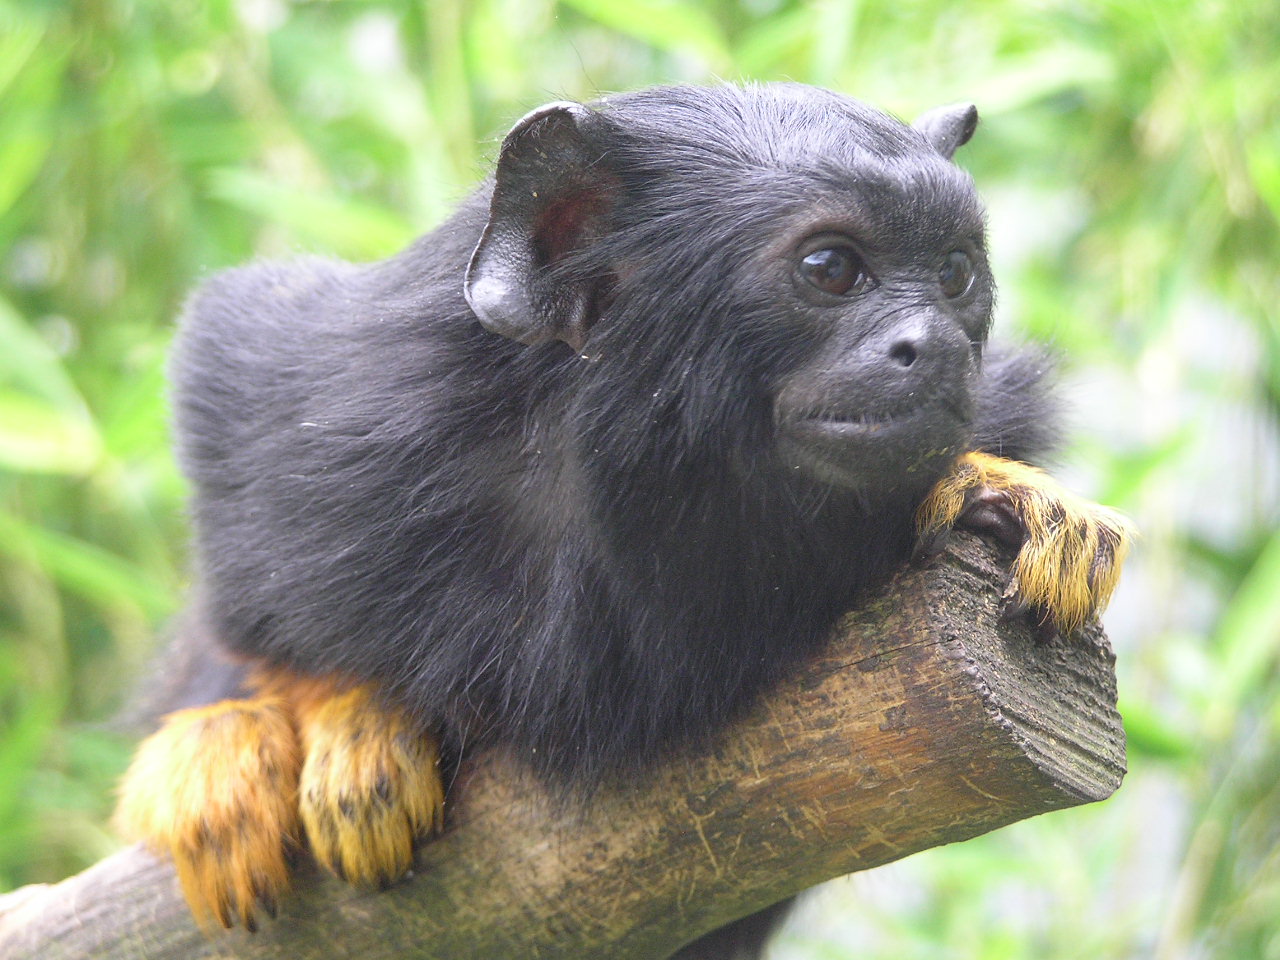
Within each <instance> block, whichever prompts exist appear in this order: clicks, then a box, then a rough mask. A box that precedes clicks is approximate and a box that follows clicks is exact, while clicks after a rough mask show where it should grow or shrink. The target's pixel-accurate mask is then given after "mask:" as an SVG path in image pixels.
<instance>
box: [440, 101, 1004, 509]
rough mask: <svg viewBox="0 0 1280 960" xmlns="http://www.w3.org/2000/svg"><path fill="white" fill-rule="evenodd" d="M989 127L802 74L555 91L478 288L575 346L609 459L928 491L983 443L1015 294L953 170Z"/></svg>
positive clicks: (529, 133) (511, 173) (519, 322)
mask: <svg viewBox="0 0 1280 960" xmlns="http://www.w3.org/2000/svg"><path fill="white" fill-rule="evenodd" d="M976 124H977V111H976V110H975V108H974V107H973V106H971V105H963V106H956V107H946V108H941V109H939V110H935V111H933V112H931V113H929V114H926V115H925V116H924V117H923V118H921V119H920V120H919V121H917V123H916V124H915V125H914V126H908V125H906V124H903V123H901V122H900V121H898V120H896V119H894V118H892V117H889V116H887V115H885V114H882V113H880V112H878V111H876V110H873V109H872V108H870V107H867V106H865V105H863V104H860V103H858V102H856V101H852V100H849V99H847V98H844V97H840V96H838V95H836V94H832V93H829V92H826V91H821V90H815V89H813V88H808V87H801V86H796V85H787V84H781V85H769V86H763V87H751V88H747V89H746V90H741V89H736V88H724V89H722V90H721V89H710V90H708V89H698V90H681V89H680V88H676V89H674V90H672V89H667V90H664V91H663V92H662V94H661V97H660V98H658V97H654V96H652V95H649V94H646V93H640V94H630V95H624V96H619V97H616V98H605V99H603V100H601V101H599V102H597V103H596V104H593V105H591V106H583V105H580V104H576V103H553V104H549V105H547V106H544V107H542V108H540V109H538V110H535V111H533V112H532V113H530V114H528V115H527V116H526V117H525V118H524V119H522V120H521V121H520V122H519V123H517V124H516V126H515V127H514V129H513V130H512V131H511V132H510V133H509V134H508V136H507V137H506V139H505V141H504V142H503V145H502V148H501V152H500V155H499V158H498V163H497V171H496V175H495V182H494V188H493V194H492V200H491V207H490V216H489V220H488V224H487V226H486V228H485V231H484V234H483V237H482V239H481V240H480V243H479V245H478V247H477V248H476V251H475V254H474V256H473V257H472V260H471V263H470V267H469V269H468V272H467V276H466V284H465V292H466V296H467V299H468V301H469V303H470V305H471V307H472V310H473V311H474V313H475V314H476V316H477V317H478V318H479V320H480V322H481V323H482V324H483V325H484V326H485V327H486V328H487V329H489V330H491V331H493V332H496V333H499V334H502V335H503V336H505V337H508V338H511V339H513V340H516V341H519V342H521V343H524V344H529V345H539V344H549V343H556V344H557V346H558V347H559V349H560V350H563V346H560V344H561V343H562V344H567V345H568V346H569V347H571V348H572V350H573V351H574V356H575V357H576V358H577V359H576V363H577V364H578V366H579V367H580V368H581V369H580V370H576V371H568V372H565V373H564V374H563V378H564V380H565V382H566V384H568V383H572V384H573V387H572V391H571V393H572V396H571V397H569V398H568V399H566V401H565V402H566V403H567V404H568V405H569V407H570V408H571V409H576V417H570V418H569V422H574V423H577V424H579V425H580V426H581V427H582V434H581V440H582V446H583V449H584V451H585V452H584V454H583V458H584V459H586V460H588V461H589V460H591V458H592V454H599V455H601V456H605V457H607V461H608V467H607V469H615V470H616V469H620V467H619V465H620V464H622V465H626V464H633V465H637V464H639V462H640V461H643V462H644V470H645V476H646V477H648V478H654V477H660V476H662V475H675V474H676V473H678V472H679V471H680V470H682V469H683V470H685V471H686V473H687V471H688V470H696V471H697V472H698V474H699V479H700V480H701V481H703V484H702V486H705V481H706V478H707V477H709V476H714V475H717V473H719V474H720V475H730V474H731V475H733V476H734V477H735V478H736V479H737V480H738V481H739V482H740V481H741V480H742V478H743V476H744V475H750V477H751V478H753V479H755V480H757V481H759V482H762V483H764V484H766V485H768V484H772V483H783V484H786V485H790V486H792V487H797V486H798V487H806V486H807V487H810V488H813V487H818V488H823V489H825V490H827V491H830V490H832V489H835V490H843V491H848V492H850V493H852V494H853V495H854V496H855V497H861V498H864V500H866V501H870V503H869V504H868V505H874V503H875V502H876V501H878V500H881V499H883V498H884V497H886V496H889V497H896V496H901V497H903V498H904V499H905V498H909V497H918V496H919V495H920V494H922V493H923V491H924V490H925V489H926V488H927V487H928V485H929V484H931V483H932V482H933V481H934V480H935V479H936V478H937V476H938V475H939V474H940V473H941V471H942V470H943V469H944V468H945V465H946V464H947V463H948V462H950V460H951V459H953V458H954V457H955V456H956V455H957V454H958V453H959V452H961V451H962V450H963V449H966V445H967V444H968V443H970V442H971V439H972V428H971V421H972V416H973V406H974V399H973V394H974V388H975V381H976V379H977V375H978V369H979V363H980V356H981V350H982V346H983V343H984V341H985V338H986V333H987V328H988V325H989V321H990V316H991V310H992V304H993V298H994V290H993V284H992V279H991V273H990V270H989V268H988V265H987V258H986V253H985V242H984V222H983V211H982V207H981V205H980V203H979V201H978V199H977V195H976V192H975V190H974V187H973V184H972V181H971V180H970V178H969V177H968V176H967V175H966V174H965V173H963V172H962V171H961V170H960V169H959V168H958V167H956V166H955V165H954V164H952V163H951V162H950V160H951V156H952V153H953V152H954V151H955V149H956V148H957V147H959V146H960V145H962V144H963V143H965V142H966V141H967V140H968V139H969V137H970V136H971V134H972V133H973V130H974V127H975V126H976ZM593 423H595V424H599V425H601V426H602V427H603V426H604V425H605V424H607V425H608V429H607V430H605V429H596V430H593V429H592V424H593ZM601 444H609V445H611V446H612V448H613V449H611V450H609V451H602V450H601V449H600V446H601ZM685 489H687V485H686V486H685Z"/></svg>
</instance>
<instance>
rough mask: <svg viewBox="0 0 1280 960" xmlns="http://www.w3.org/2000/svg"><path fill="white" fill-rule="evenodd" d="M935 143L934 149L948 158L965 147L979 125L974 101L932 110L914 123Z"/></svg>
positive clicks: (926, 137) (914, 125)
mask: <svg viewBox="0 0 1280 960" xmlns="http://www.w3.org/2000/svg"><path fill="white" fill-rule="evenodd" d="M912 126H913V127H915V128H916V129H917V130H918V131H920V132H921V133H923V134H924V138H925V139H926V140H928V141H929V142H930V143H931V144H933V149H935V150H937V151H938V152H939V153H940V154H942V155H943V156H944V157H946V158H947V159H948V160H950V159H951V157H952V156H953V155H954V154H955V152H956V150H958V149H959V148H960V147H963V146H964V145H965V144H966V143H968V142H969V138H970V137H972V136H973V131H974V130H975V129H977V126H978V108H977V107H975V106H974V105H973V104H972V103H957V104H954V105H952V106H949V107H937V108H935V109H933V110H930V111H929V112H928V113H926V114H925V115H924V116H922V117H921V118H920V119H919V120H917V121H916V122H915V123H913V124H912Z"/></svg>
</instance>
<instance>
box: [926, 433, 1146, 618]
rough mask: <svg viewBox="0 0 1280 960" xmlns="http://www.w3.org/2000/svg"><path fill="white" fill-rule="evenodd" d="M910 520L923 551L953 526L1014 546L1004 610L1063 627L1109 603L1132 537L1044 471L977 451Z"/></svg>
mask: <svg viewBox="0 0 1280 960" xmlns="http://www.w3.org/2000/svg"><path fill="white" fill-rule="evenodd" d="M916 521H917V526H918V529H919V531H920V544H921V548H922V549H923V550H925V551H933V550H936V549H939V548H940V546H941V544H942V543H944V542H945V539H946V535H947V532H948V531H949V530H951V529H952V528H953V527H955V526H964V527H968V528H970V529H973V530H977V531H978V532H980V533H986V534H990V535H994V536H995V537H996V538H997V539H999V540H1001V541H1002V542H1004V543H1006V544H1009V545H1010V546H1012V547H1015V548H1016V549H1017V550H1018V555H1017V557H1016V558H1015V560H1014V563H1013V571H1012V575H1011V577H1010V579H1009V585H1008V587H1007V588H1006V590H1005V594H1004V596H1005V600H1006V602H1007V603H1008V607H1007V608H1006V609H1007V611H1008V612H1009V613H1011V614H1018V613H1023V612H1034V614H1035V616H1036V620H1037V621H1038V623H1039V624H1040V625H1041V626H1042V627H1043V628H1051V629H1056V630H1058V631H1061V632H1062V633H1066V634H1070V633H1071V632H1072V631H1074V630H1076V629H1077V628H1079V627H1080V626H1081V625H1082V624H1083V623H1084V622H1085V621H1086V620H1088V619H1089V617H1091V616H1093V615H1095V614H1096V613H1098V612H1099V611H1101V610H1102V609H1103V608H1104V607H1105V606H1106V605H1107V601H1108V600H1109V599H1110V598H1111V593H1112V591H1113V590H1114V589H1115V586H1116V583H1117V582H1118V580H1119V578H1120V566H1121V564H1122V563H1123V562H1124V557H1125V555H1126V554H1127V553H1128V550H1129V544H1130V542H1131V541H1132V539H1133V536H1134V531H1133V527H1132V525H1131V524H1130V522H1129V521H1128V520H1126V519H1125V518H1124V517H1122V516H1121V515H1120V514H1118V513H1116V512H1115V511H1113V510H1109V509H1107V508H1106V507H1102V506H1099V505H1098V504H1095V503H1090V502H1089V501H1087V500H1084V499H1082V498H1080V497H1077V496H1076V495H1075V494H1073V493H1071V492H1069V491H1068V490H1066V489H1065V488H1064V487H1062V486H1061V485H1060V484H1059V483H1058V482H1057V481H1056V480H1054V479H1053V478H1052V477H1050V476H1049V475H1048V474H1046V473H1045V472H1044V471H1042V470H1039V469H1037V468H1035V467H1031V466H1028V465H1027V464H1025V463H1019V462H1017V461H1014V460H1005V459H1003V458H1001V457H995V456H991V455H989V454H985V453H977V452H974V453H967V454H965V455H964V456H962V457H961V458H960V459H959V460H958V461H957V462H956V466H955V468H954V470H953V471H952V473H951V474H949V475H948V476H946V477H944V478H943V479H942V480H940V481H939V482H938V484H937V485H936V486H935V487H934V488H933V490H932V491H931V492H930V494H929V496H928V497H927V498H926V499H925V502H924V503H923V504H921V506H920V509H919V511H918V512H917V515H916Z"/></svg>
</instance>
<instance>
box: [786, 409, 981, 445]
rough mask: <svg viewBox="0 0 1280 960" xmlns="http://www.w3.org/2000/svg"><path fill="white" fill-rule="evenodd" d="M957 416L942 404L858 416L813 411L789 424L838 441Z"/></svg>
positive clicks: (899, 429)
mask: <svg viewBox="0 0 1280 960" xmlns="http://www.w3.org/2000/svg"><path fill="white" fill-rule="evenodd" d="M960 419H961V418H960V415H959V413H958V412H957V411H955V410H953V409H952V408H951V407H950V405H949V404H947V403H945V402H944V401H942V400H931V401H927V402H925V403H922V404H914V405H911V406H904V407H896V408H893V409H890V410H880V411H872V412H869V413H868V412H861V413H843V412H839V411H832V410H816V411H812V412H807V413H802V414H800V415H799V416H796V417H794V418H793V419H792V420H791V428H792V429H793V430H795V431H798V432H800V433H809V434H814V435H820V436H827V437H831V438H835V439H838V438H840V437H848V438H850V439H855V438H860V437H874V436H876V435H877V434H884V435H890V434H893V433H895V432H899V431H904V430H905V431H908V432H911V431H914V430H916V429H918V428H919V427H921V426H922V425H928V424H930V423H938V422H947V421H958V420H960Z"/></svg>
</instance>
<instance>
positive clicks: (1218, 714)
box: [1205, 530, 1280, 740]
mask: <svg viewBox="0 0 1280 960" xmlns="http://www.w3.org/2000/svg"><path fill="white" fill-rule="evenodd" d="M1213 642H1214V646H1215V647H1216V648H1217V650H1218V651H1219V654H1220V657H1221V661H1222V665H1221V667H1220V669H1219V673H1218V676H1217V677H1216V678H1215V679H1216V683H1215V685H1214V693H1213V696H1212V700H1211V703H1210V707H1209V711H1208V715H1207V717H1206V721H1205V726H1206V731H1207V733H1208V735H1209V737H1210V738H1211V739H1214V740H1216V739H1220V738H1222V737H1224V736H1225V735H1226V734H1227V733H1228V732H1229V731H1230V729H1231V727H1232V725H1233V723H1234V720H1235V717H1236V715H1237V714H1238V712H1239V710H1240V708H1241V705H1242V703H1243V701H1244V699H1245V698H1246V697H1247V696H1248V695H1250V694H1251V693H1257V692H1258V691H1259V690H1260V689H1261V688H1262V680H1263V677H1264V676H1265V675H1266V674H1267V673H1268V672H1269V671H1274V670H1275V668H1276V663H1277V658H1278V657H1280V530H1277V531H1276V532H1275V533H1274V534H1272V536H1271V539H1270V540H1269V541H1268V542H1267V544H1266V546H1265V547H1264V548H1263V550H1262V552H1261V553H1260V554H1259V555H1258V559H1257V560H1256V561H1255V562H1254V564H1253V567H1252V569H1250V571H1249V573H1248V574H1247V575H1246V576H1245V578H1244V580H1243V582H1242V583H1241V584H1240V586H1239V588H1238V589H1237V590H1236V592H1235V595H1234V596H1233V597H1232V598H1231V600H1230V602H1229V603H1228V604H1227V606H1226V609H1225V610H1224V611H1223V615H1222V619H1221V621H1220V622H1219V624H1218V629H1217V631H1216V632H1215V635H1214V640H1213Z"/></svg>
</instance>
